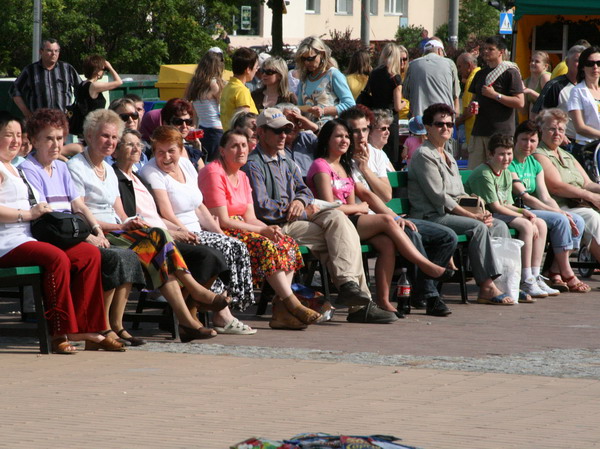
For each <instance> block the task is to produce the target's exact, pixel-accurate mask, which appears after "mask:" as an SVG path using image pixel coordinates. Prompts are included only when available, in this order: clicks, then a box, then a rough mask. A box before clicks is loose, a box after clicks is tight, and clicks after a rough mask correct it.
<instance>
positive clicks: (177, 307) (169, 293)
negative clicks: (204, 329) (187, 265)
mask: <svg viewBox="0 0 600 449" xmlns="http://www.w3.org/2000/svg"><path fill="white" fill-rule="evenodd" d="M190 277H191V276H190ZM194 282H195V281H194ZM197 285H198V286H200V287H202V286H201V285H200V284H197ZM159 290H160V292H161V293H162V295H163V296H164V297H165V298H166V299H167V301H168V303H169V305H170V306H171V308H172V309H173V313H174V314H175V316H176V317H177V319H178V320H179V323H180V324H181V325H182V326H185V327H189V328H192V329H197V328H198V327H199V326H198V322H197V321H196V320H194V318H192V315H191V314H190V311H189V310H188V308H187V306H186V304H185V300H184V299H183V294H182V293H181V288H180V287H179V284H178V282H177V281H176V280H175V279H174V278H173V277H172V276H171V277H170V279H169V280H168V281H167V282H165V283H164V284H163V285H162V287H160V289H159ZM215 335H216V332H215Z"/></svg>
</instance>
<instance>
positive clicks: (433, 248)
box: [405, 218, 458, 299]
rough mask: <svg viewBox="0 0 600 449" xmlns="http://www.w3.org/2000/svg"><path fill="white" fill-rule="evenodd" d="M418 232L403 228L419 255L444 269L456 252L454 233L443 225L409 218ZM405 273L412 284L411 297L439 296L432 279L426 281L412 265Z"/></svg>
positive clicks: (456, 242) (420, 272) (456, 241)
mask: <svg viewBox="0 0 600 449" xmlns="http://www.w3.org/2000/svg"><path fill="white" fill-rule="evenodd" d="M409 220H410V221H412V222H413V223H414V224H415V225H416V226H417V230H418V232H414V231H412V230H410V229H408V228H405V231H406V234H407V235H408V236H409V238H410V240H411V241H412V242H413V244H414V245H415V247H416V248H417V249H418V250H419V252H420V253H421V254H423V255H424V256H425V257H427V258H428V259H429V260H430V261H431V262H433V263H435V264H437V265H440V266H442V267H445V266H446V265H447V264H448V262H449V261H450V258H451V257H452V255H453V254H454V250H456V245H457V244H458V240H457V237H456V233H455V232H454V231H453V230H452V229H450V228H448V227H446V226H443V225H440V224H437V223H433V222H431V221H426V220H418V219H416V218H410V219H409ZM407 273H408V275H409V278H410V280H411V283H412V289H411V297H413V298H418V299H420V298H424V299H427V298H433V297H435V296H439V292H438V290H437V287H436V284H437V282H436V281H434V280H433V279H426V278H425V275H424V274H423V272H422V271H421V270H419V269H417V267H416V266H415V265H413V264H410V265H409V266H408V270H407Z"/></svg>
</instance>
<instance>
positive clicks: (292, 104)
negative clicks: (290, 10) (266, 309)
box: [0, 37, 600, 354]
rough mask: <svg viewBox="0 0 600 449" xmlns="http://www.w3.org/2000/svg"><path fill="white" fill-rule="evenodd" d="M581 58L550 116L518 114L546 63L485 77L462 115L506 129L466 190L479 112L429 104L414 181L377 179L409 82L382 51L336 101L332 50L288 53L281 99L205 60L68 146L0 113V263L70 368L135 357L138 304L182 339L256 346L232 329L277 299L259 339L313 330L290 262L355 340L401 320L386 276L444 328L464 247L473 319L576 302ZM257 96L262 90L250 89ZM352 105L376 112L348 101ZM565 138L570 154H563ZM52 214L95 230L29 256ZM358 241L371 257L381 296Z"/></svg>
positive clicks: (597, 65) (587, 189)
mask: <svg viewBox="0 0 600 449" xmlns="http://www.w3.org/2000/svg"><path fill="white" fill-rule="evenodd" d="M494 42H496V41H495V40H493V39H492V40H488V41H486V43H487V47H486V48H485V52H486V54H487V55H488V56H489V55H490V54H492V53H493V52H494V51H502V49H497V48H495V47H494ZM440 45H443V44H442V43H441V42H440V41H435V45H431V46H430V47H431V48H432V49H433V50H434V53H435V54H434V55H433V56H431V54H430V55H429V56H428V58H429V59H432V60H435V58H437V57H440V58H441V57H444V58H445V55H444V52H443V48H441V49H440ZM580 48H584V47H580V46H578V47H577V49H580ZM364 53H366V52H363V53H357V56H356V58H358V57H359V56H360V57H362V58H363V59H365V58H367V57H368V53H367V54H364ZM570 54H571V53H570ZM577 57H578V58H579V69H578V72H577V81H578V83H579V84H577V85H576V86H575V87H574V88H573V89H572V93H571V95H570V98H569V100H568V102H566V105H564V106H565V107H548V108H542V109H541V110H538V109H536V108H535V107H533V103H534V102H535V101H536V100H537V101H543V102H544V104H547V96H548V95H549V94H548V93H547V91H549V90H550V89H551V88H553V86H554V85H555V82H554V80H550V81H548V77H549V75H548V74H547V70H548V69H549V66H548V58H547V55H545V54H544V53H543V52H536V53H534V54H533V56H532V63H531V67H530V69H531V77H530V78H528V79H527V80H525V82H524V83H521V85H520V87H519V85H518V83H515V79H514V77H515V76H517V75H518V67H516V66H515V65H514V64H512V63H509V62H501V63H500V64H499V65H498V67H499V70H498V72H501V73H500V75H499V76H498V77H497V78H494V79H487V78H486V81H489V83H488V86H484V87H482V88H474V89H472V90H471V93H472V94H473V99H474V100H475V101H477V98H482V97H483V96H485V97H486V99H485V101H484V102H483V105H484V106H485V105H487V104H489V101H490V99H493V98H495V99H496V100H495V101H496V102H497V103H498V105H497V107H498V108H502V107H504V108H505V109H506V110H505V111H504V112H506V114H508V115H506V116H503V118H502V119H503V120H504V121H505V122H506V123H503V124H502V126H501V127H500V129H501V132H495V133H493V134H492V135H490V136H478V137H480V138H479V140H478V142H485V154H486V156H485V159H486V160H485V162H484V163H483V164H481V165H479V166H478V167H476V168H475V169H474V170H473V171H472V172H471V173H470V176H469V178H468V179H467V180H466V181H465V182H463V176H462V175H461V172H460V171H459V165H458V163H457V160H456V158H457V157H460V153H457V152H455V151H454V149H455V148H456V142H455V141H454V138H455V137H456V136H457V134H456V133H455V131H456V130H455V123H457V122H460V123H463V122H465V121H466V120H468V119H470V118H471V115H472V110H471V109H469V111H467V110H466V109H465V110H463V111H457V110H456V104H458V101H456V102H455V103H454V104H452V105H450V104H445V103H433V104H426V105H424V106H425V107H424V108H423V111H422V115H419V116H417V117H414V118H413V120H412V122H411V125H412V128H411V129H413V128H414V130H413V133H416V134H417V135H418V138H414V139H413V140H414V141H415V142H414V148H411V151H410V165H409V166H408V167H407V168H404V166H403V165H402V166H400V165H398V164H397V165H398V166H396V167H395V166H394V165H393V164H392V162H390V158H391V156H392V155H393V154H397V152H395V150H393V149H392V150H390V146H394V145H396V143H395V139H390V135H391V133H392V132H395V133H397V127H396V123H397V119H398V117H399V114H406V113H407V105H408V101H407V100H406V99H405V98H403V94H402V93H403V90H402V82H403V79H404V77H405V76H406V72H407V68H408V69H410V66H409V65H408V52H407V51H406V49H405V48H404V47H402V46H398V45H396V44H388V45H386V47H385V48H384V50H383V52H382V55H381V58H379V66H377V67H375V68H374V69H373V70H372V71H370V66H369V71H367V73H363V72H364V71H365V70H366V69H365V70H362V69H361V70H362V71H360V74H361V75H362V78H361V80H360V81H361V84H360V87H356V86H352V87H353V89H351V88H350V87H349V85H348V82H347V80H346V77H345V76H344V75H343V74H342V72H340V70H339V69H338V68H337V63H336V62H335V60H334V59H333V58H332V57H331V51H330V49H329V48H328V47H327V45H326V44H325V43H324V42H323V41H322V40H321V39H319V38H317V37H309V38H306V39H305V40H303V41H302V42H301V43H300V45H299V46H298V51H297V53H296V55H295V61H296V71H295V72H294V73H297V74H298V75H299V81H298V89H297V91H294V92H292V91H290V88H289V86H290V82H289V81H290V75H289V73H288V70H287V65H286V64H285V62H284V61H283V60H282V59H280V58H276V57H271V58H268V59H265V60H263V62H262V64H260V65H259V62H258V57H257V55H256V54H254V53H253V52H252V51H251V50H250V49H247V48H240V49H238V50H236V51H235V52H234V53H233V54H232V65H233V74H234V76H233V78H232V79H231V81H230V82H229V83H223V82H222V80H220V77H221V74H222V72H223V56H222V54H218V52H215V51H214V50H213V49H211V51H209V52H208V53H207V54H206V55H204V57H203V58H202V59H201V60H200V62H199V64H198V68H197V70H196V73H195V75H194V78H193V79H192V81H191V83H190V86H189V87H188V89H186V94H185V97H186V98H185V99H184V98H173V99H171V100H169V101H168V102H167V103H166V104H165V105H164V107H163V108H162V109H161V110H160V111H159V112H155V111H153V113H152V114H146V115H145V117H144V120H143V122H142V115H143V109H142V110H141V111H140V110H139V107H141V106H139V103H140V102H139V101H137V100H140V99H139V98H123V99H118V100H115V101H113V102H112V103H111V104H110V105H109V108H108V109H103V108H99V109H97V110H94V111H91V112H90V113H89V114H88V115H87V117H86V118H85V122H84V124H83V128H82V138H83V140H82V142H80V143H75V144H70V145H67V144H66V139H67V136H68V134H69V125H68V122H67V119H66V116H65V114H64V113H63V112H62V111H60V110H57V109H45V108H42V109H38V110H36V111H33V114H32V115H31V116H30V117H29V118H28V120H27V122H26V123H24V122H22V121H21V120H20V119H18V118H17V117H14V116H12V115H11V114H9V113H7V112H0V237H1V238H0V266H1V267H9V266H17V265H23V264H26V263H27V264H31V263H32V262H33V263H35V264H38V265H41V266H42V267H43V269H44V278H43V293H44V301H45V306H46V309H47V316H48V320H49V322H50V329H51V333H52V349H53V351H54V352H55V353H60V354H73V353H76V352H77V347H76V345H73V344H72V342H74V341H78V340H85V341H86V349H90V350H97V349H104V350H108V351H124V350H125V349H126V347H127V346H129V345H142V344H144V343H145V341H144V340H143V339H141V338H138V337H135V336H133V335H131V333H130V332H128V331H127V330H126V329H125V327H124V325H123V314H124V312H125V308H126V305H127V300H128V297H129V294H130V292H131V291H132V289H133V288H134V287H135V288H146V289H149V290H157V291H158V292H160V294H162V295H163V296H164V297H165V299H166V300H167V302H168V303H169V305H170V306H171V308H172V309H173V312H174V314H175V316H176V317H177V319H178V322H179V332H180V335H181V340H182V341H183V342H188V341H192V340H197V339H207V338H212V337H215V336H216V335H217V334H234V335H252V334H254V333H256V330H255V329H252V328H251V327H250V326H249V325H247V324H244V323H243V322H241V321H240V320H239V319H238V318H236V317H235V316H234V312H236V311H238V312H240V311H244V310H246V309H247V308H248V307H250V306H252V305H253V304H254V302H255V298H254V292H255V289H258V288H261V286H262V284H263V283H265V282H266V283H268V284H269V285H270V286H271V287H272V289H273V290H274V292H275V296H274V298H273V299H272V304H273V309H272V310H273V311H272V317H271V319H270V321H269V326H270V327H271V328H272V329H287V330H303V329H306V328H308V326H309V325H311V324H314V323H318V322H321V321H322V320H323V319H324V317H323V316H322V315H321V314H320V313H319V312H318V311H315V310H313V309H311V308H310V307H307V305H306V304H305V303H303V302H301V301H300V300H299V299H298V297H297V296H296V295H295V294H294V292H293V290H292V282H293V279H294V276H295V274H296V272H297V271H298V270H300V269H301V268H302V267H303V265H304V262H303V258H302V255H301V252H300V248H299V247H300V246H305V247H307V248H308V250H309V251H310V252H311V253H312V255H313V256H315V257H316V258H317V259H318V260H319V261H320V262H321V264H322V265H323V266H325V267H326V268H327V271H328V273H329V277H330V281H331V283H332V284H333V285H334V286H335V288H336V290H337V293H338V294H337V299H336V301H337V304H339V305H343V306H347V307H348V310H347V318H346V319H347V321H348V322H351V323H357V322H358V323H378V324H389V323H393V322H395V321H396V320H397V319H398V317H401V316H403V315H402V314H403V311H402V310H398V308H397V307H396V305H395V304H394V303H393V301H392V297H391V295H390V292H391V291H392V280H393V279H394V276H395V274H396V273H397V269H398V268H399V267H400V266H404V267H407V269H408V270H407V272H408V274H409V278H410V280H411V283H412V285H413V288H412V291H411V296H410V304H411V306H412V307H414V308H420V309H425V313H426V314H427V315H430V316H437V317H446V316H448V315H450V314H451V311H450V309H449V307H448V306H447V305H446V303H445V302H444V300H443V297H442V296H441V294H440V292H439V289H438V287H439V282H444V281H447V280H449V279H450V278H452V277H453V276H454V274H455V270H457V267H456V265H455V264H454V260H453V255H454V253H455V250H456V247H457V244H458V243H457V242H458V236H461V235H464V236H466V237H467V243H466V248H467V254H468V258H469V262H470V270H471V271H472V273H473V278H474V280H475V283H476V284H477V286H478V293H477V302H478V303H480V304H488V305H498V306H509V305H513V304H516V303H534V302H536V300H537V299H538V298H545V297H547V296H557V295H560V294H561V293H564V292H574V293H587V292H589V291H590V290H591V288H590V286H589V285H587V284H585V283H584V282H582V281H581V280H579V279H578V278H577V276H576V275H575V273H574V272H573V269H572V268H571V265H570V263H569V257H570V255H571V253H573V252H574V251H577V250H579V249H580V248H588V249H589V252H590V254H591V255H592V256H593V257H594V258H595V259H596V260H598V261H600V213H599V212H598V210H599V209H600V185H599V184H597V183H596V182H594V181H592V179H591V178H590V176H589V175H588V173H587V172H586V170H585V169H584V166H583V165H582V162H583V161H582V160H581V155H582V154H583V152H582V151H579V152H575V153H571V152H570V151H567V150H565V149H563V148H568V149H569V150H571V149H576V150H581V149H582V148H583V146H584V145H585V144H588V143H589V142H590V141H593V139H594V138H597V137H600V129H598V126H596V123H600V114H599V113H598V108H596V107H595V106H594V107H590V106H589V104H588V103H589V102H590V101H592V100H594V101H595V99H597V98H600V94H598V95H596V94H597V93H598V92H600V86H599V79H600V49H599V48H598V47H593V46H592V47H589V48H587V49H584V50H582V51H581V53H580V55H579V56H577ZM445 59H447V62H448V64H450V65H451V64H454V62H453V61H451V60H450V59H448V58H445ZM467 59H469V60H472V59H473V58H470V57H469V58H467ZM484 59H485V58H484ZM488 59H490V61H491V60H492V59H493V58H492V57H491V56H489V57H488ZM500 59H501V58H500ZM367 62H368V61H367V60H364V61H362V65H363V66H365V67H366V66H367ZM257 71H258V73H257ZM357 73H358V72H357ZM369 73H370V74H369ZM505 74H506V75H505ZM508 74H510V75H511V77H512V78H511V80H510V82H508V81H506V80H504V78H505V77H508ZM349 77H350V79H351V80H352V77H351V76H350V75H349ZM215 78H219V79H218V80H217V79H215ZM256 78H257V79H258V80H260V81H261V82H262V87H260V88H259V89H256V90H254V91H253V92H250V89H249V87H248V85H249V82H250V81H251V80H253V79H256ZM355 81H356V80H355ZM411 82H412V83H414V82H415V81H414V80H412V81H411ZM474 83H475V84H477V83H478V80H477V79H475V80H474ZM503 83H504V84H503ZM505 84H506V85H505ZM361 89H364V90H361ZM452 89H454V87H452ZM478 89H479V90H478ZM503 89H507V90H506V91H505V90H503ZM365 91H368V93H369V95H370V96H371V97H372V102H371V104H370V105H365V104H356V101H355V99H356V98H357V97H358V99H360V97H364V95H363V94H364V93H365ZM505 92H506V93H505ZM359 94H360V95H359ZM524 95H526V96H527V100H528V102H527V103H525V102H524ZM478 96H479V97H478ZM590 98H591V99H592V100H590ZM136 101H137V102H136ZM536 104H537V103H536ZM369 106H370V107H369ZM555 106H560V105H555ZM565 108H567V110H568V114H567V113H566V112H565ZM519 109H521V110H522V111H525V112H526V116H527V115H529V114H530V112H531V111H536V112H535V113H533V112H531V117H532V118H535V121H530V120H525V121H523V122H521V124H520V125H518V126H516V125H517V123H518V119H517V115H516V111H518V110H519ZM219 111H221V114H219ZM465 114H467V115H469V116H465ZM511 114H512V115H511ZM594 114H596V116H594ZM219 118H220V120H222V122H219ZM475 119H477V117H475ZM513 122H514V123H513ZM571 122H572V124H573V125H574V127H575V129H576V131H577V141H576V142H569V140H568V139H567V138H566V136H565V131H566V129H567V126H568V125H569V124H570V123H571ZM507 123H508V124H507ZM196 128H198V129H202V130H203V131H204V133H205V134H204V135H205V137H202V136H198V135H196V134H195V133H194V130H195V129H196ZM478 129H481V126H480V128H478ZM142 130H143V133H142V132H141V131H142ZM509 130H510V132H508V131H509ZM596 134H598V135H596ZM394 137H396V136H394ZM26 143H30V147H28V146H27V145H26ZM203 144H206V148H203ZM23 147H25V148H23ZM401 167H403V169H404V170H405V171H407V175H406V176H407V179H408V186H407V196H408V202H409V203H410V210H409V213H408V215H403V216H399V215H398V214H397V213H395V212H394V211H393V210H392V209H391V208H390V207H388V205H387V203H388V202H389V201H390V200H391V199H392V197H393V196H394V192H393V190H392V186H391V184H390V181H389V178H388V173H389V172H393V171H396V170H399V169H401ZM468 195H477V196H479V197H480V198H482V199H483V200H484V202H485V208H484V209H481V210H471V209H469V208H466V207H464V206H463V205H462V204H463V203H462V199H463V198H464V197H465V196H468ZM32 197H35V201H32V200H31V198H32ZM50 211H65V212H72V213H78V214H82V215H83V216H84V217H85V219H86V220H87V221H88V223H89V225H90V227H91V229H92V233H91V234H90V236H89V237H88V238H87V239H86V241H85V242H81V243H78V244H76V245H74V246H72V247H70V248H68V249H59V248H57V247H54V246H52V245H50V244H49V243H45V242H40V241H37V240H35V239H34V238H33V236H32V235H31V231H30V226H29V222H31V221H33V220H35V219H37V218H39V217H40V216H41V215H43V214H45V213H47V212H50ZM510 229H514V230H515V231H516V236H515V237H514V238H518V239H519V240H521V241H522V242H523V246H522V249H521V260H520V263H521V272H520V273H519V274H520V279H521V281H520V286H519V287H520V288H519V293H518V296H517V297H513V296H514V295H512V296H511V293H510V292H508V291H502V290H501V289H500V288H499V287H498V285H500V284H498V283H497V279H498V278H499V277H500V276H502V275H503V272H502V270H503V267H502V266H501V265H500V264H499V261H498V257H497V254H496V250H495V249H494V246H493V239H494V238H505V239H507V238H513V237H511V233H510ZM513 233H514V231H513ZM547 240H549V242H550V249H551V251H550V253H548V254H547V253H546V252H545V251H546V243H547V242H546V241H547ZM361 242H362V243H368V244H370V245H371V246H372V248H373V249H374V251H375V253H376V254H377V259H376V261H375V269H374V273H375V275H374V280H375V282H374V288H373V291H374V292H375V294H374V295H372V293H371V289H370V288H369V287H368V285H367V279H366V276H365V270H364V266H363V257H362V251H361ZM545 257H551V260H550V259H548V263H547V271H543V269H542V266H543V262H544V258H545ZM497 284H498V285H497ZM84 285H85V288H84ZM203 311H212V312H213V314H212V327H209V326H208V324H206V323H205V324H203V323H202V322H201V321H200V320H199V317H198V313H199V312H203Z"/></svg>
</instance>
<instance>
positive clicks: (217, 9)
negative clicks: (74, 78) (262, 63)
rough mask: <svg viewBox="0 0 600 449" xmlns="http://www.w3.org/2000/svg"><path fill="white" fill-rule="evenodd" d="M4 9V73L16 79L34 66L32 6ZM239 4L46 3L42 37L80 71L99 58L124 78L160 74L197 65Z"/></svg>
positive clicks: (158, 0) (0, 18) (207, 0)
mask: <svg viewBox="0 0 600 449" xmlns="http://www.w3.org/2000/svg"><path fill="white" fill-rule="evenodd" d="M4 3H6V4H5V5H3V7H2V8H0V23H2V24H3V26H2V27H0V42H2V43H3V45H2V47H3V48H2V50H0V73H2V74H5V75H8V76H16V75H18V74H19V72H20V70H21V69H22V67H24V66H25V65H27V64H28V63H29V62H31V56H30V55H31V51H30V48H31V32H32V24H31V23H32V14H33V13H32V10H33V0H25V1H21V2H17V1H16V0H5V1H4ZM240 3H241V0H229V1H219V0H119V1H118V2H115V1H113V0H93V1H92V0H44V1H43V24H42V25H43V27H42V34H43V36H44V37H54V38H56V39H58V40H59V42H60V43H61V49H62V52H61V59H62V60H65V61H67V62H69V63H71V64H73V65H74V66H75V67H76V68H78V69H80V68H81V62H82V61H83V59H84V58H85V57H86V56H88V55H89V54H92V53H100V54H102V55H103V56H105V57H106V58H107V59H109V60H110V61H111V62H112V63H113V65H114V66H115V68H116V69H117V70H118V71H119V72H120V73H157V72H158V69H159V67H160V66H161V65H162V64H183V63H188V64H191V63H195V62H197V61H198V59H199V58H200V56H201V55H202V54H203V53H204V52H205V51H206V50H207V49H208V48H210V47H212V46H214V45H218V43H216V42H215V41H214V40H213V38H212V36H213V35H214V34H215V31H216V25H217V24H218V23H229V20H230V17H231V16H232V14H233V13H234V12H236V11H237V10H238V7H239V4H240Z"/></svg>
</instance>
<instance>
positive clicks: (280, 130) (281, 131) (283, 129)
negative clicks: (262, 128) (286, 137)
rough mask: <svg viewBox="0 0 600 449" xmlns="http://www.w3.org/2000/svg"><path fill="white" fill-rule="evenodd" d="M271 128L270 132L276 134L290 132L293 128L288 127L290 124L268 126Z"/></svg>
mask: <svg viewBox="0 0 600 449" xmlns="http://www.w3.org/2000/svg"><path fill="white" fill-rule="evenodd" d="M269 129H270V130H271V132H272V133H274V134H277V135H281V134H283V133H286V134H289V133H291V132H292V131H293V130H294V128H292V127H290V126H284V127H282V128H269Z"/></svg>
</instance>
